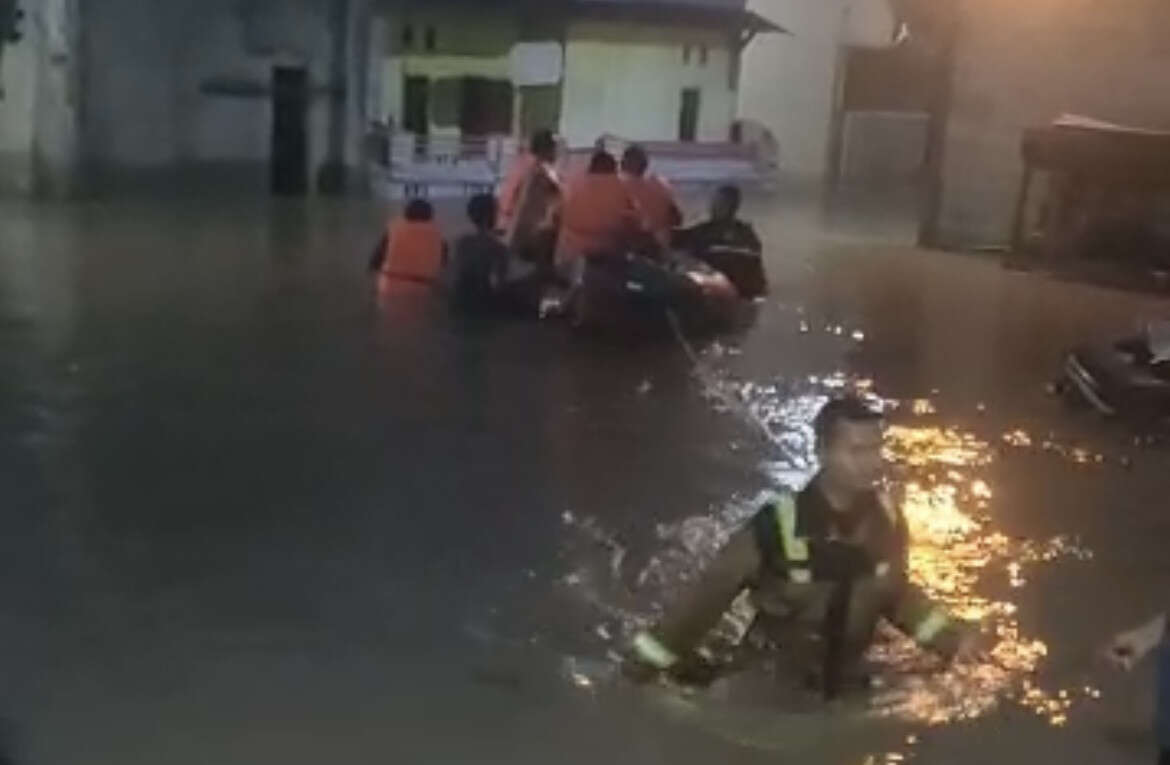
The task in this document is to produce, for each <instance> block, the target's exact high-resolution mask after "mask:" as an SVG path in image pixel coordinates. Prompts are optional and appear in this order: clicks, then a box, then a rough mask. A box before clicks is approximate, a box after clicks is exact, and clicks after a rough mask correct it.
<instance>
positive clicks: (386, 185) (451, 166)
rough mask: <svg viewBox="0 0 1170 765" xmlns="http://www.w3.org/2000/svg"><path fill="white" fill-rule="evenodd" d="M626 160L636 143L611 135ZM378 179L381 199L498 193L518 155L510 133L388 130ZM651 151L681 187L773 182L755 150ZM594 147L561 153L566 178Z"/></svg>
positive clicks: (375, 162)
mask: <svg viewBox="0 0 1170 765" xmlns="http://www.w3.org/2000/svg"><path fill="white" fill-rule="evenodd" d="M599 142H600V143H601V144H602V145H604V146H605V148H606V149H607V150H608V151H610V152H611V153H614V154H615V155H619V156H620V154H621V153H622V152H623V151H625V149H626V147H627V146H629V145H630V143H631V142H629V141H626V140H624V139H622V138H620V137H617V136H611V135H607V136H604V137H602V138H601V139H600V141H599ZM369 145H370V147H371V149H370V154H371V165H372V170H373V172H372V176H373V178H374V187H375V192H376V193H377V194H379V195H380V196H386V197H389V198H392V199H402V198H407V197H415V196H423V197H426V196H431V197H452V196H456V197H458V196H467V195H470V194H475V193H481V192H490V191H493V190H495V189H496V188H497V187H498V185H499V183H500V182H501V181H502V180H503V178H504V176H505V175H506V174H507V171H508V168H509V167H510V166H511V164H512V161H513V159H514V158H515V156H516V153H517V150H518V142H517V140H516V139H515V138H512V137H510V136H489V137H457V136H418V135H415V134H412V133H393V134H390V133H389V132H387V131H385V130H382V131H373V132H371V134H370V141H369ZM640 145H641V146H643V147H644V148H645V149H646V151H647V152H648V153H649V154H650V157H651V161H652V163H653V168H654V171H655V172H657V173H658V174H660V175H662V176H663V177H665V178H667V179H668V180H670V181H671V182H672V183H677V184H708V183H742V184H767V183H768V182H770V181H771V180H773V176H774V170H775V169H774V168H771V167H769V166H768V165H767V163H765V162H764V161H762V159H761V157H760V152H758V151H757V149H756V147H754V146H750V145H741V144H734V143H682V142H674V141H651V142H642V143H640ZM593 149H594V147H592V146H591V147H582V148H572V149H569V150H567V151H563V152H562V154H561V157H562V159H561V169H562V171H563V173H564V174H565V175H566V176H571V175H573V174H574V173H580V172H584V168H585V166H586V164H587V163H588V159H589V155H590V154H591V153H592V151H593Z"/></svg>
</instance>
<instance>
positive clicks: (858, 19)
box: [739, 0, 894, 181]
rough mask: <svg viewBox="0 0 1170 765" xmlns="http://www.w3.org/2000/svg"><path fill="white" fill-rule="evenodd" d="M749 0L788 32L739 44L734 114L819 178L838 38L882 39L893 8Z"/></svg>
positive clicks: (867, 2) (787, 160)
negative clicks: (741, 46)
mask: <svg viewBox="0 0 1170 765" xmlns="http://www.w3.org/2000/svg"><path fill="white" fill-rule="evenodd" d="M748 7H749V8H750V9H751V10H754V11H755V12H756V13H759V14H760V15H761V16H764V17H765V18H768V19H771V20H772V21H774V22H776V23H777V24H779V25H780V26H782V27H784V28H785V29H787V30H788V31H789V32H791V34H789V35H761V36H759V37H757V38H756V40H754V41H753V42H752V44H751V45H749V46H748V48H747V50H746V51H745V52H744V58H743V76H742V79H741V81H740V88H739V116H740V117H742V118H744V119H750V120H755V121H757V122H760V123H761V124H763V125H764V126H765V127H767V128H768V129H770V130H771V131H772V134H773V135H774V136H775V137H776V140H777V142H778V143H779V145H780V167H781V170H782V171H783V172H785V173H786V174H789V175H791V176H794V177H797V178H801V179H808V180H811V181H819V180H820V179H821V178H822V177H823V176H824V175H825V172H826V170H827V168H828V159H829V135H830V129H831V124H832V119H833V108H834V98H835V89H836V87H837V78H838V72H839V66H840V64H841V55H842V46H844V45H861V46H880V45H884V44H887V43H888V42H889V41H891V40H892V37H893V31H894V30H893V23H894V19H893V14H892V13H891V11H890V9H889V6H888V4H887V3H886V2H885V0H816V2H810V1H809V0H749V3H748Z"/></svg>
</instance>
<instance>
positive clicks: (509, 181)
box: [496, 130, 553, 231]
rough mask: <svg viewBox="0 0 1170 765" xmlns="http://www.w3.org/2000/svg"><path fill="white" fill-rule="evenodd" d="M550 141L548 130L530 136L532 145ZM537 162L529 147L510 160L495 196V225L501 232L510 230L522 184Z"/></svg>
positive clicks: (525, 147)
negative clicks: (496, 218)
mask: <svg viewBox="0 0 1170 765" xmlns="http://www.w3.org/2000/svg"><path fill="white" fill-rule="evenodd" d="M552 141H553V135H552V133H551V132H550V131H548V130H539V131H537V132H536V133H534V134H533V135H532V143H533V144H536V143H539V144H541V145H546V144H548V143H551V142H552ZM538 161H539V160H537V158H536V154H535V153H533V151H532V150H531V147H530V146H521V147H520V151H519V152H518V153H517V154H516V157H515V159H513V160H512V165H511V166H510V167H509V168H508V174H507V175H505V176H504V181H503V183H501V184H500V192H499V194H498V195H497V196H496V200H497V202H498V204H499V220H498V221H497V225H498V226H499V227H500V229H501V230H503V231H510V230H511V228H512V220H513V219H514V218H515V217H516V213H517V211H518V210H519V208H520V193H521V192H522V191H523V190H524V184H525V182H526V181H527V180H528V176H529V175H531V174H532V170H533V168H535V167H536V163H537V162H538Z"/></svg>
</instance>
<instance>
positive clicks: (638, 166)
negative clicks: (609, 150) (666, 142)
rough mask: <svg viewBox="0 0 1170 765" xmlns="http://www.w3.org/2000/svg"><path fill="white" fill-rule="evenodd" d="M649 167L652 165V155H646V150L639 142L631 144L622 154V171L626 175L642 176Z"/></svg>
mask: <svg viewBox="0 0 1170 765" xmlns="http://www.w3.org/2000/svg"><path fill="white" fill-rule="evenodd" d="M648 167H650V157H648V156H647V155H646V150H645V149H643V148H642V147H641V146H639V145H638V144H636V143H635V144H631V145H630V146H629V148H627V149H626V151H625V153H624V154H622V172H623V173H625V174H626V175H633V176H637V177H639V178H641V177H642V176H643V175H645V174H646V169H647V168H648Z"/></svg>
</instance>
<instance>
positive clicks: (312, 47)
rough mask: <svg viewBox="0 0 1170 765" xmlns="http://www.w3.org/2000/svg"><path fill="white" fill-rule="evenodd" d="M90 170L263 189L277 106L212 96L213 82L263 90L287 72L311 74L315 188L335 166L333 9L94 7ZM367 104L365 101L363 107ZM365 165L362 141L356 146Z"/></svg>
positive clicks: (89, 29) (183, 0) (317, 3)
mask: <svg viewBox="0 0 1170 765" xmlns="http://www.w3.org/2000/svg"><path fill="white" fill-rule="evenodd" d="M85 32H86V46H87V60H88V62H89V65H88V68H87V93H86V98H87V108H86V119H85V131H84V145H85V149H86V154H87V157H88V159H89V160H90V162H91V164H92V166H93V167H94V168H95V169H96V170H98V171H99V172H101V173H103V174H104V175H106V176H107V177H109V176H119V175H131V176H142V175H149V174H151V173H152V172H153V171H170V170H173V169H174V168H176V167H184V168H186V167H190V168H198V167H206V168H209V169H210V168H219V169H228V168H238V169H240V170H241V171H242V172H247V173H248V174H249V175H248V177H249V178H250V179H252V180H253V181H254V182H255V183H256V184H258V185H262V184H263V183H264V182H265V175H264V171H265V168H266V167H267V163H268V160H269V155H270V131H271V120H272V106H271V98H270V97H269V96H267V95H264V94H260V93H258V94H256V95H225V94H221V93H208V92H205V89H204V85H206V84H207V83H208V82H209V81H212V80H216V81H220V82H227V81H231V82H235V83H251V84H253V85H255V86H256V87H257V88H265V87H267V86H268V85H269V83H270V81H271V77H272V68H273V66H277V65H287V66H304V67H306V69H307V70H308V72H309V77H310V82H311V84H312V86H314V87H315V88H317V89H318V90H319V91H320V92H319V93H318V94H317V95H316V96H315V97H314V99H313V101H312V102H311V104H310V108H309V158H310V177H312V176H313V174H314V173H316V172H317V171H318V170H319V169H320V167H321V166H322V165H323V164H324V163H325V161H326V157H327V153H328V142H329V125H330V112H329V100H328V96H327V95H325V94H324V92H323V91H324V88H325V87H326V86H327V85H329V84H330V81H331V74H332V72H331V66H330V64H331V59H332V46H331V36H330V23H329V0H290V1H289V2H278V1H277V0H245V1H244V2H241V1H240V0H168V2H166V3H143V2H141V1H140V0H85ZM357 101H358V103H359V106H360V105H363V103H362V102H363V99H361V97H360V95H359V96H358V97H357ZM347 139H348V140H347V151H346V153H347V155H348V156H349V158H351V159H356V156H357V148H356V146H348V145H349V144H354V143H355V142H356V138H354V134H353V133H352V132H351V133H349V134H348V135H347Z"/></svg>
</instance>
